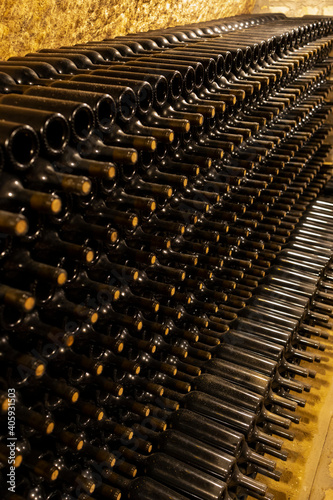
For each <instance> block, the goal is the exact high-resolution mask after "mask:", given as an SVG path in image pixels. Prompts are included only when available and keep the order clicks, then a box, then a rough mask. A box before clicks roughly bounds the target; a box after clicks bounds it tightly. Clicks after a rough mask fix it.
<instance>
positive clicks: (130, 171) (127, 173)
mask: <svg viewBox="0 0 333 500" xmlns="http://www.w3.org/2000/svg"><path fill="white" fill-rule="evenodd" d="M136 170H137V168H136V165H135V164H134V165H121V167H120V172H121V176H122V178H123V179H124V180H130V179H132V178H133V177H134V175H135V174H136Z"/></svg>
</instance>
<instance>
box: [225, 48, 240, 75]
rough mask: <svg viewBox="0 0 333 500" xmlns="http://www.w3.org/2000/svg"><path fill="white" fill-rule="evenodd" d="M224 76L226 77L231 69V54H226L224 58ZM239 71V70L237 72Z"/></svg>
mask: <svg viewBox="0 0 333 500" xmlns="http://www.w3.org/2000/svg"><path fill="white" fill-rule="evenodd" d="M223 69H224V74H225V76H228V75H229V74H230V72H231V69H232V54H231V52H226V54H225V56H224V68H223ZM238 71H239V70H238Z"/></svg>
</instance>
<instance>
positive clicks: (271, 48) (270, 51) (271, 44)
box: [267, 38, 274, 56]
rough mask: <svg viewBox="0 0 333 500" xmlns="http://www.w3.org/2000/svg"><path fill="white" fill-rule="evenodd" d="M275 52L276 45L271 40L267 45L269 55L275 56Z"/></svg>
mask: <svg viewBox="0 0 333 500" xmlns="http://www.w3.org/2000/svg"><path fill="white" fill-rule="evenodd" d="M273 52H274V43H273V39H272V38H270V39H269V40H268V43H267V54H268V55H269V56H270V55H272V54H273Z"/></svg>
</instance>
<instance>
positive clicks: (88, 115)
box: [71, 104, 95, 142]
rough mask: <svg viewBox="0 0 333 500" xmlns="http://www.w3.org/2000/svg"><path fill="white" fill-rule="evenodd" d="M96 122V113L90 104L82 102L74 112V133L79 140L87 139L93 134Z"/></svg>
mask: <svg viewBox="0 0 333 500" xmlns="http://www.w3.org/2000/svg"><path fill="white" fill-rule="evenodd" d="M94 124H95V117H94V113H93V111H92V109H91V107H90V106H88V104H80V105H79V106H77V108H76V109H75V110H74V112H73V114H72V123H71V125H72V133H73V135H74V139H76V140H77V141H79V142H81V141H85V140H86V139H88V137H89V136H90V135H91V134H92V132H93V129H94Z"/></svg>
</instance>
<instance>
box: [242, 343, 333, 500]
mask: <svg viewBox="0 0 333 500" xmlns="http://www.w3.org/2000/svg"><path fill="white" fill-rule="evenodd" d="M323 343H325V344H326V345H327V348H326V351H325V352H324V353H322V361H321V363H320V364H316V366H314V365H312V364H308V366H309V368H315V369H316V371H317V376H316V378H315V379H308V381H309V382H310V383H311V385H312V388H311V392H310V393H307V394H306V393H305V397H306V399H307V404H306V406H305V407H304V408H299V409H298V410H297V413H298V414H299V415H300V416H301V422H300V424H298V425H295V424H292V425H291V428H290V429H291V430H292V431H293V432H294V433H295V439H294V441H292V442H290V441H286V442H285V446H284V450H286V451H288V452H289V457H288V460H287V462H282V461H280V460H277V462H278V467H277V468H278V469H279V470H280V471H281V472H282V476H281V479H280V481H279V482H275V481H273V480H270V479H268V478H265V477H264V476H261V475H258V476H257V478H258V480H260V481H262V482H265V483H266V484H268V485H269V491H270V492H271V493H273V494H274V496H275V500H333V335H331V338H330V339H329V340H323ZM309 351H310V350H309ZM303 365H304V366H306V365H307V363H304V364H303ZM303 380H304V379H303ZM249 498H250V497H249Z"/></svg>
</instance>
